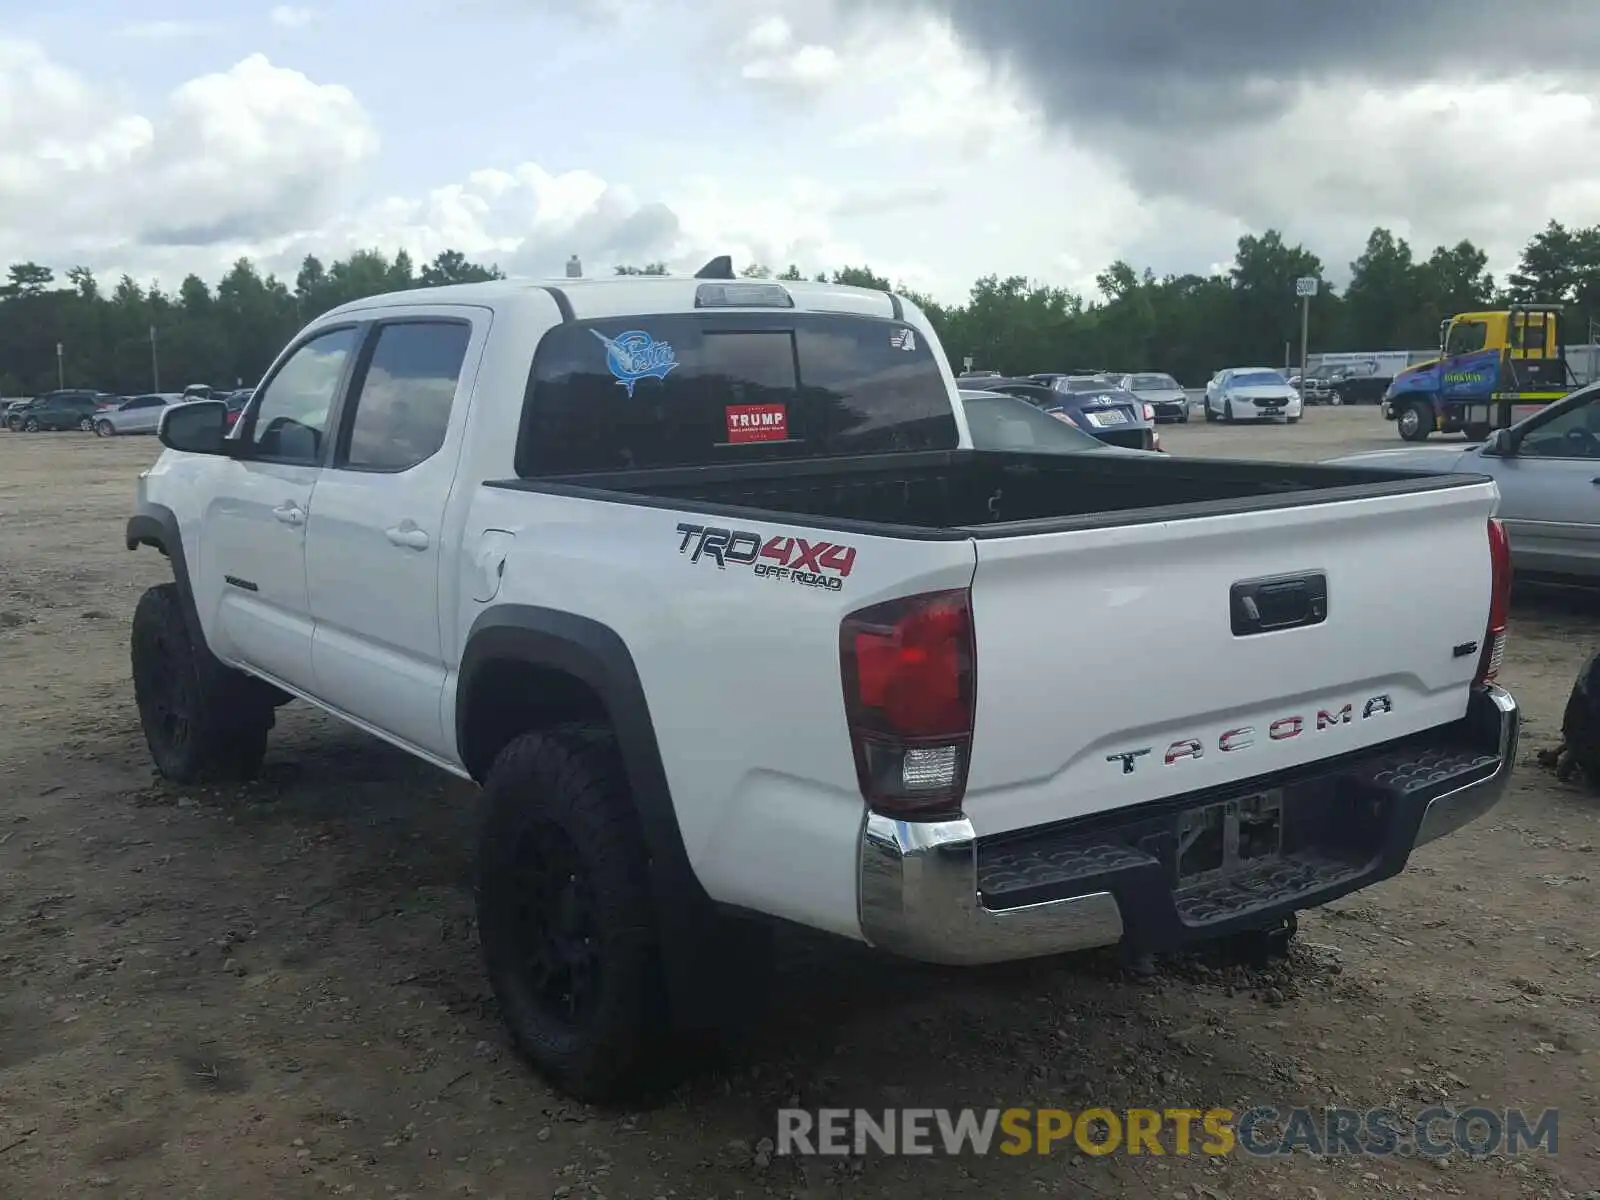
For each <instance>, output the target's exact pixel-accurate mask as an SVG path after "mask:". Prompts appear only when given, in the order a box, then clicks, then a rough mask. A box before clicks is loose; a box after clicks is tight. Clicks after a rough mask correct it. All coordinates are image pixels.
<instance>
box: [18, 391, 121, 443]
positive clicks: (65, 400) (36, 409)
mask: <svg viewBox="0 0 1600 1200" xmlns="http://www.w3.org/2000/svg"><path fill="white" fill-rule="evenodd" d="M104 394H105V393H103V392H89V391H74V390H71V389H68V390H67V391H56V392H46V393H45V394H44V395H42V396H38V397H36V398H35V399H33V400H32V401H30V402H29V403H27V404H24V405H21V406H19V407H14V408H12V409H11V410H10V411H9V412H7V413H6V428H7V429H9V430H11V431H12V432H13V433H15V432H23V433H37V432H39V431H41V430H59V429H81V430H83V431H84V432H85V433H87V432H88V431H89V430H91V429H93V428H94V417H95V414H96V413H97V412H98V411H99V407H98V405H99V401H100V397H101V396H102V395H104Z"/></svg>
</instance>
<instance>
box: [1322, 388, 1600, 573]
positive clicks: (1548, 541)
mask: <svg viewBox="0 0 1600 1200" xmlns="http://www.w3.org/2000/svg"><path fill="white" fill-rule="evenodd" d="M1333 461H1334V462H1336V463H1338V464H1339V465H1341V466H1357V467H1359V466H1371V467H1386V468H1387V467H1398V468H1400V469H1401V470H1417V471H1430V472H1460V473H1463V474H1471V475H1487V476H1489V477H1490V478H1491V479H1493V480H1494V481H1495V483H1496V484H1498V485H1499V487H1500V509H1499V513H1498V515H1499V517H1500V519H1501V520H1502V521H1504V522H1505V527H1506V535H1507V536H1508V537H1509V539H1510V541H1511V558H1512V562H1513V565H1514V567H1515V570H1516V571H1517V573H1518V574H1519V575H1525V576H1529V577H1532V578H1535V579H1547V580H1555V581H1562V582H1575V583H1585V584H1590V585H1593V584H1600V384H1591V385H1590V386H1588V387H1585V388H1580V389H1578V390H1577V391H1575V392H1573V393H1571V394H1570V395H1568V396H1565V397H1563V398H1562V399H1560V400H1557V401H1556V402H1555V403H1554V404H1551V405H1548V406H1547V407H1545V408H1543V409H1541V410H1540V411H1538V412H1536V413H1534V414H1533V415H1532V416H1530V417H1526V418H1524V419H1523V420H1521V421H1518V422H1517V423H1516V424H1515V425H1513V426H1511V427H1510V428H1509V429H1498V430H1496V431H1495V432H1494V433H1493V434H1491V435H1490V437H1489V440H1488V441H1486V442H1484V443H1483V444H1482V445H1481V446H1471V447H1462V446H1459V445H1456V446H1450V445H1444V446H1430V445H1425V444H1418V445H1415V446H1409V447H1405V448H1403V449H1399V450H1378V451H1374V452H1371V453H1367V454H1352V455H1348V456H1346V457H1344V458H1338V459H1334V460H1333Z"/></svg>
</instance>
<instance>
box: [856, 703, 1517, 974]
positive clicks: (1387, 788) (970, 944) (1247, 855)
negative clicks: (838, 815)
mask: <svg viewBox="0 0 1600 1200" xmlns="http://www.w3.org/2000/svg"><path fill="white" fill-rule="evenodd" d="M1518 724H1519V713H1518V710H1517V703H1516V701H1515V700H1514V699H1513V698H1512V696H1511V694H1510V693H1509V692H1506V691H1504V690H1502V689H1500V688H1498V687H1493V686H1490V687H1483V688H1479V689H1476V690H1475V691H1474V692H1473V695H1472V698H1471V701H1470V703H1469V704H1468V707H1467V715H1466V716H1465V717H1464V718H1463V719H1462V720H1460V721H1457V722H1454V723H1452V724H1450V725H1446V726H1442V727H1440V728H1438V729H1433V730H1430V731H1428V732H1427V733H1425V734H1420V735H1417V736H1415V737H1409V738H1403V739H1400V740H1399V741H1396V742H1391V743H1387V744H1385V745H1382V746H1377V747H1373V748H1371V749H1368V750H1366V751H1362V752H1359V753H1357V754H1353V755H1347V756H1343V757H1340V758H1337V759H1331V760H1328V761H1325V762H1321V763H1312V764H1310V765H1308V766H1307V767H1305V768H1301V769H1299V770H1297V771H1294V772H1290V773H1286V774H1284V775H1281V776H1269V777H1263V778H1260V779H1254V780H1250V781H1248V782H1247V783H1245V784H1242V785H1238V786H1234V787H1230V788H1228V789H1225V790H1219V791H1214V792H1204V793H1196V794H1192V795H1187V796H1182V797H1178V798H1175V799H1172V800H1163V801H1157V802H1155V803H1153V804H1148V805H1140V806H1139V807H1137V808H1133V809H1122V810H1118V811H1116V812H1111V813H1098V814H1095V815H1094V816H1091V817H1086V818H1082V819H1080V820H1075V821H1071V822H1067V823H1064V824H1060V825H1050V826H1044V827H1040V828H1036V829H1030V830H1025V831H1020V832H1018V833H1009V834H1005V835H1001V836H997V837H993V838H985V839H981V840H980V839H979V838H978V837H977V836H976V834H975V832H974V830H973V827H972V823H971V822H970V821H968V820H966V819H965V818H964V817H963V818H959V819H956V820H950V821H920V822H919V821H896V820H893V819H892V818H889V817H884V816H880V815H878V814H876V813H871V814H868V816H867V819H866V823H865V825H864V828H863V830H862V836H861V864H860V916H861V928H862V933H863V934H864V935H865V937H866V939H867V941H868V942H870V943H871V944H872V945H874V946H877V947H879V948H881V949H884V950H888V951H891V952H893V953H896V954H901V955H904V956H906V957H908V958H916V959H921V960H924V961H927V962H938V963H952V964H961V965H970V964H978V963H989V962H1002V961H1006V960H1009V959H1018V958H1033V957H1037V956H1040V955H1046V954H1060V953H1064V952H1066V951H1071V950H1083V949H1088V948H1090V947H1095V946H1109V945H1114V944H1116V943H1118V942H1124V943H1125V944H1126V945H1127V946H1128V948H1129V949H1131V950H1134V951H1136V952H1160V951H1165V950H1173V949H1177V948H1178V947H1180V946H1183V945H1185V944H1187V943H1191V942H1199V941H1205V940H1209V939H1211V938H1216V937H1222V936H1225V935H1227V934H1230V933H1236V932H1239V931H1241V930H1246V929H1253V928H1259V927H1262V926H1265V925H1267V924H1270V923H1271V922H1273V921H1275V920H1278V919H1280V918H1282V917H1284V916H1285V915H1287V914H1289V913H1292V912H1296V911H1298V910H1300V909H1303V908H1310V907H1312V906H1314V905H1318V904H1324V903H1326V902H1327V901H1329V900H1332V899H1335V898H1336V897H1339V896H1342V895H1345V894H1347V893H1349V892H1353V891H1357V890H1358V889H1360V888H1364V887H1367V886H1369V885H1370V884H1373V883H1376V882H1378V881H1379V880H1382V879H1387V878H1389V877H1390V876H1392V875H1395V874H1398V873H1399V872H1400V871H1401V870H1402V869H1404V867H1405V865H1406V860H1407V859H1408V857H1409V856H1410V854H1411V851H1412V850H1413V849H1414V848H1415V847H1417V846H1420V845H1423V844H1425V843H1427V842H1430V841H1433V840H1434V839H1436V838H1440V837H1443V836H1445V835H1446V834H1449V833H1453V832H1455V831H1456V830H1457V829H1460V828H1461V827H1462V826H1463V825H1466V824H1467V823H1468V822H1470V821H1473V820H1475V819H1476V818H1478V817H1480V816H1482V815H1483V814H1484V813H1485V812H1487V811H1488V810H1489V809H1491V808H1493V807H1494V805H1495V804H1496V803H1497V802H1498V801H1499V799H1500V797H1501V795H1502V794H1503V793H1504V791H1505V787H1506V782H1507V779H1508V777H1509V776H1510V774H1511V769H1512V766H1513V764H1514V763H1515V761H1516V752H1517V735H1518Z"/></svg>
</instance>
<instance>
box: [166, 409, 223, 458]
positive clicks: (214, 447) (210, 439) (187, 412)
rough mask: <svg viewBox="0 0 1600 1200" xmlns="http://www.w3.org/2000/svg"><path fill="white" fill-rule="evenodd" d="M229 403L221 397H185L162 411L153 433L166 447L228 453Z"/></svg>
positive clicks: (188, 450)
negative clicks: (191, 398) (202, 398)
mask: <svg viewBox="0 0 1600 1200" xmlns="http://www.w3.org/2000/svg"><path fill="white" fill-rule="evenodd" d="M227 435H228V406H227V405H226V404H224V403H223V402H222V401H221V400H188V401H185V402H184V403H182V404H172V405H169V406H168V407H167V410H166V411H165V412H164V413H162V414H161V424H160V425H159V426H158V427H157V430H156V436H157V437H158V438H159V439H160V440H161V444H162V445H163V446H165V447H166V448H167V449H169V450H181V451H183V452H184V453H185V454H223V455H225V454H227V453H228V450H229V447H228V445H227V443H226V440H225V439H226V438H227Z"/></svg>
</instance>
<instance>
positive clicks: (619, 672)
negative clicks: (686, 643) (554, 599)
mask: <svg viewBox="0 0 1600 1200" xmlns="http://www.w3.org/2000/svg"><path fill="white" fill-rule="evenodd" d="M508 661H511V662H519V663H526V664H527V665H529V666H534V667H542V668H548V669H553V670H557V671H561V672H563V673H565V674H568V675H570V676H572V677H573V678H575V679H577V680H579V681H581V682H582V683H583V684H584V685H585V686H587V687H588V688H589V689H590V690H591V691H592V692H593V693H594V694H595V695H596V696H597V697H598V698H599V700H600V702H601V704H602V705H603V706H604V708H605V712H606V715H607V718H608V719H609V721H610V724H611V728H612V730H613V732H614V734H615V735H616V739H617V749H618V751H619V753H620V754H621V756H622V763H623V769H624V770H625V771H626V773H627V778H628V784H629V790H630V792H631V794H632V797H633V804H634V808H635V811H636V812H637V815H638V819H639V827H640V831H641V833H642V834H643V837H644V841H645V849H646V853H647V854H648V856H649V862H650V875H651V892H652V895H653V897H654V901H655V908H656V915H657V922H658V928H659V931H660V935H661V939H662V952H663V958H664V960H665V961H664V963H663V965H664V967H665V968H666V971H667V982H668V987H669V988H670V990H671V992H672V995H673V999H674V1005H673V1007H674V1008H675V1009H677V1010H678V1012H679V1013H680V1015H681V1016H683V1017H692V1016H693V1015H694V1009H695V1008H697V1007H698V1006H699V1005H698V999H697V992H696V991H695V990H694V989H696V988H697V986H698V981H697V980H696V979H695V978H694V976H695V975H697V974H699V971H698V968H697V967H696V965H695V964H696V963H697V961H698V959H699V955H700V953H702V952H704V951H705V949H706V941H707V938H708V935H710V934H711V932H712V930H713V929H714V927H715V917H716V915H717V912H718V906H717V905H715V904H714V903H713V902H712V900H711V898H710V896H709V895H707V893H706V891H705V888H704V887H703V886H702V885H701V883H700V880H699V878H698V877H697V876H696V875H695V873H694V867H693V866H692V864H691V863H690V862H689V855H688V851H687V850H686V849H685V848H684V843H683V831H682V829H681V827H680V826H679V824H678V814H677V809H676V808H675V807H674V805H673V800H672V792H671V789H670V787H669V785H668V783H667V773H666V768H665V766H664V765H663V764H662V761H661V748H660V745H659V744H658V742H657V740H656V731H655V724H654V722H653V721H652V720H651V716H650V705H649V701H648V699H647V698H646V696H645V690H644V684H643V683H642V682H641V681H640V679H639V672H638V669H637V668H636V667H635V665H634V661H633V655H632V653H630V652H629V650H628V647H627V644H626V643H625V642H624V641H623V640H622V638H621V636H620V635H618V634H617V632H616V631H615V630H613V629H612V628H611V627H610V626H608V625H604V624H602V623H601V622H599V621H595V620H592V619H591V618H589V617H583V616H579V615H577V614H576V613H570V612H563V611H561V610H559V609H553V608H543V607H539V606H536V605H527V604H502V605H498V606H496V607H493V608H490V609H488V610H487V611H485V612H483V613H482V614H480V615H479V616H478V618H477V620H475V621H474V622H473V623H472V628H471V629H470V630H469V631H468V633H467V640H466V644H465V646H464V647H463V649H462V654H461V667H460V671H459V673H458V681H457V684H456V699H455V725H456V745H457V747H458V752H464V750H465V747H466V745H467V727H466V726H467V721H468V719H469V716H468V714H469V713H470V712H471V709H472V701H473V696H472V691H473V687H474V681H475V680H477V679H479V678H481V674H482V672H483V670H484V669H485V668H486V667H488V666H489V665H491V664H494V663H504V662H508ZM686 1008H687V1009H688V1011H685V1009H686Z"/></svg>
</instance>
